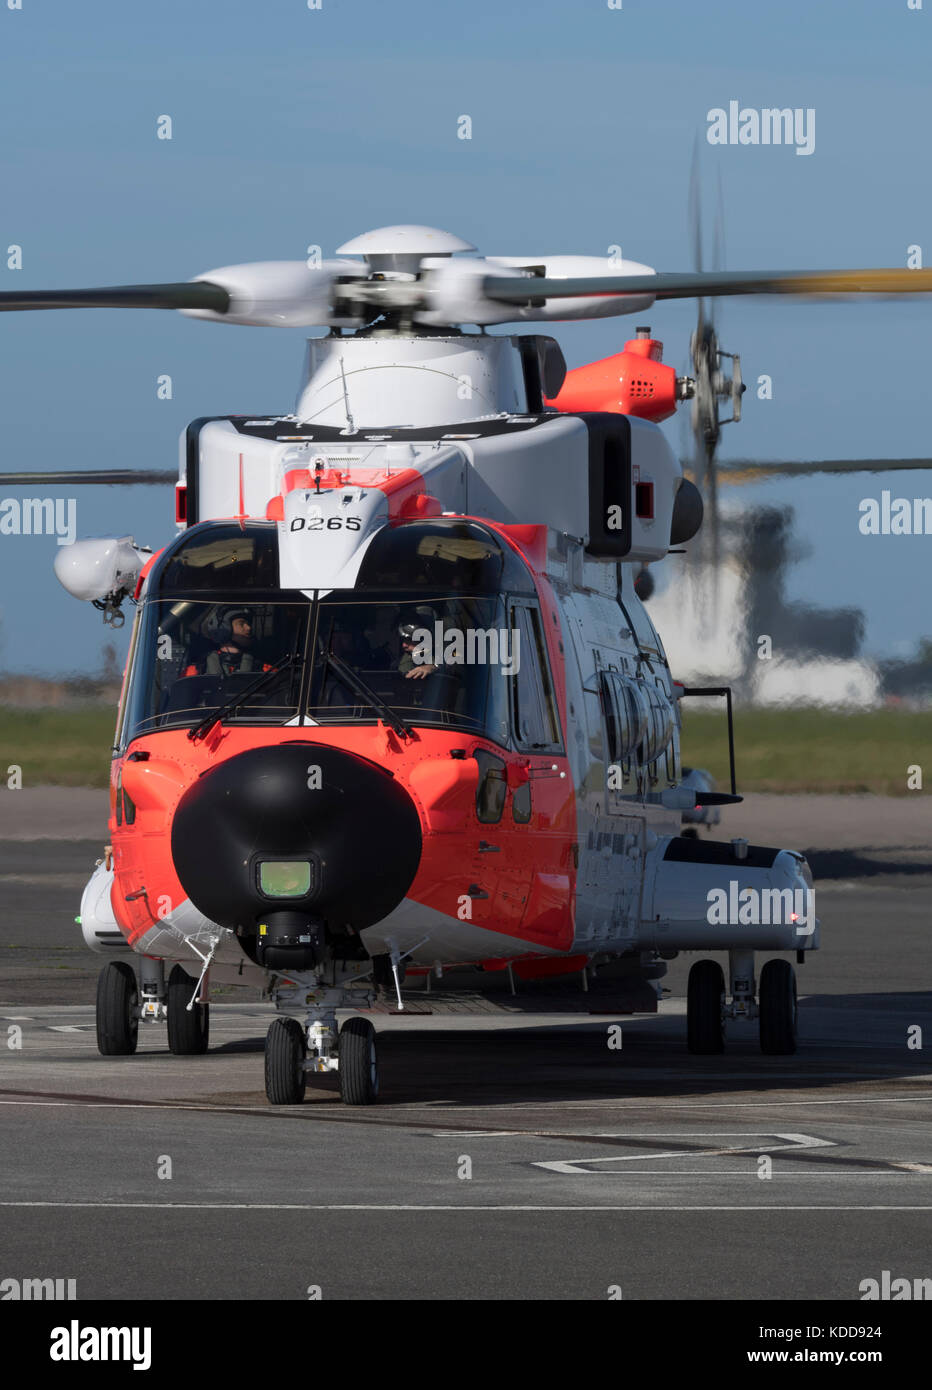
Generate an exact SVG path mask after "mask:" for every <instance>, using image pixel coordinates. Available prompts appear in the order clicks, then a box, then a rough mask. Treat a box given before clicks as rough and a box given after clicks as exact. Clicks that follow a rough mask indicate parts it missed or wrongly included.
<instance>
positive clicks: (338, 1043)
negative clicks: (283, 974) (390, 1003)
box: [265, 962, 379, 1105]
mask: <svg viewBox="0 0 932 1390" xmlns="http://www.w3.org/2000/svg"><path fill="white" fill-rule="evenodd" d="M368 973H370V972H368V971H366V970H365V963H364V962H358V963H357V962H354V963H353V964H352V965H351V967H350V968H349V969H348V970H347V972H346V979H347V980H348V981H350V980H354V979H355V980H358V981H359V983H362V980H363V979H364V978H365V976H366V975H367V974H368ZM293 978H294V977H292V979H293ZM272 998H273V1000H274V1002H275V1004H276V1006H277V1007H279V1008H287V1009H292V1010H294V1011H295V1012H298V1011H299V1009H300V1008H301V1007H302V1005H303V1006H304V1007H305V1008H306V1015H305V1022H304V1026H303V1027H302V1026H301V1024H300V1023H299V1022H298V1020H297V1019H296V1018H276V1019H275V1020H274V1022H273V1023H272V1025H271V1027H270V1028H269V1031H268V1033H267V1035H266V1040H265V1094H266V1096H267V1098H268V1101H269V1104H270V1105H299V1104H300V1103H301V1101H303V1099H304V1093H305V1088H306V1085H307V1074H308V1072H328V1071H335V1072H338V1073H339V1076H340V1097H341V1099H342V1100H343V1102H344V1104H346V1105H372V1104H373V1103H374V1102H375V1101H376V1099H377V1098H378V1094H379V1064H378V1054H377V1051H376V1042H375V1029H374V1028H373V1026H372V1024H371V1023H370V1021H369V1019H367V1018H360V1017H359V1015H358V1014H356V1015H354V1016H353V1017H352V1018H348V1019H347V1020H346V1022H345V1023H344V1024H343V1027H342V1028H340V1029H339V1030H338V1029H337V1017H336V1015H337V1009H347V1008H349V1009H358V1008H360V1007H366V1006H367V1005H369V1004H371V1002H372V1000H371V995H370V993H369V991H368V989H367V988H366V989H364V990H360V989H359V988H356V989H349V988H346V987H345V985H341V984H337V985H323V986H322V985H321V984H320V982H319V980H318V978H317V976H316V974H312V973H311V972H308V975H307V976H306V977H305V981H304V983H302V984H298V983H294V984H289V985H284V984H281V983H280V984H279V985H278V986H277V987H276V988H275V989H274V990H273V992H272Z"/></svg>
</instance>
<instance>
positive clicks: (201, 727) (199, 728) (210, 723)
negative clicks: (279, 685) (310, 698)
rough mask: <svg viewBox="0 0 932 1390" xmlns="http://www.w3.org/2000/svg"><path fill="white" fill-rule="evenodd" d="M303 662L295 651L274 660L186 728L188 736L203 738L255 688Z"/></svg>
mask: <svg viewBox="0 0 932 1390" xmlns="http://www.w3.org/2000/svg"><path fill="white" fill-rule="evenodd" d="M303 664H304V657H303V656H299V655H298V653H297V652H289V653H288V654H287V655H286V656H283V657H281V658H280V660H278V661H276V663H275V665H274V666H270V667H269V669H268V670H267V671H260V672H259V675H258V676H257V677H256V679H255V680H254V681H250V682H249V684H248V685H244V686H243V688H242V690H241V691H240V692H239V693H238V694H237V695H232V696H231V697H230V699H229V700H226V701H225V702H224V703H223V704H222V705H217V706H216V707H215V708H214V709H212V710H210V711H209V712H208V713H207V714H205V715H204V718H203V719H202V720H201V722H200V723H199V724H195V726H194V728H193V729H189V730H188V738H190V739H197V738H203V737H204V735H205V734H207V733H208V732H209V731H210V730H211V729H212V728H213V727H214V725H215V724H220V723H222V722H223V720H224V719H226V717H227V716H228V715H230V714H233V713H235V711H236V710H238V709H239V707H240V705H242V704H244V703H245V701H246V700H248V698H249V696H250V695H254V694H255V693H256V691H257V690H261V689H262V687H263V686H264V685H265V684H266V683H267V682H268V681H270V680H271V679H272V677H273V676H277V675H278V674H279V672H280V671H282V670H284V669H285V668H286V667H287V668H288V669H289V670H292V671H294V670H296V669H297V667H298V666H301V665H303Z"/></svg>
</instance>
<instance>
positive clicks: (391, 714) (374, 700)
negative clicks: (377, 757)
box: [323, 652, 413, 738]
mask: <svg viewBox="0 0 932 1390" xmlns="http://www.w3.org/2000/svg"><path fill="white" fill-rule="evenodd" d="M323 657H324V661H325V662H326V663H327V664H328V665H329V666H332V667H333V669H334V671H336V673H337V675H338V676H339V677H340V679H341V680H342V681H344V682H345V684H346V685H348V686H349V687H350V689H351V690H353V691H355V693H356V694H357V695H360V696H362V698H363V699H364V700H365V702H366V704H367V705H369V706H370V707H371V708H372V709H374V710H375V712H376V714H380V715H381V716H382V718H383V719H384V720H385V722H386V724H390V725H391V727H392V728H393V729H394V730H395V733H396V734H403V735H404V737H405V738H410V737H411V735H412V733H413V730H412V728H411V725H410V724H408V723H407V722H406V721H405V720H404V719H402V717H401V715H400V714H398V713H397V712H396V711H395V710H393V709H392V707H391V705H388V704H386V703H385V701H384V700H383V699H382V698H381V696H380V695H377V694H376V693H375V691H374V690H373V689H372V686H371V685H369V684H368V683H367V682H366V681H364V680H363V678H362V676H357V674H356V672H355V671H354V670H353V668H352V666H347V664H346V662H345V661H344V660H343V658H342V657H340V656H335V655H334V654H333V652H324V653H323Z"/></svg>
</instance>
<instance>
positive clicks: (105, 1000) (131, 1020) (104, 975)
mask: <svg viewBox="0 0 932 1390" xmlns="http://www.w3.org/2000/svg"><path fill="white" fill-rule="evenodd" d="M138 1005H139V990H138V988H137V985H136V972H135V970H134V969H133V967H132V966H131V965H127V964H126V961H123V960H112V961H110V962H108V964H107V965H105V966H104V968H103V970H101V972H100V974H99V975H98V977H97V1051H98V1052H99V1053H100V1054H101V1056H102V1057H128V1056H130V1054H131V1053H133V1052H135V1051H136V1044H137V1042H138V1041H139V1014H138V1012H137V1009H138Z"/></svg>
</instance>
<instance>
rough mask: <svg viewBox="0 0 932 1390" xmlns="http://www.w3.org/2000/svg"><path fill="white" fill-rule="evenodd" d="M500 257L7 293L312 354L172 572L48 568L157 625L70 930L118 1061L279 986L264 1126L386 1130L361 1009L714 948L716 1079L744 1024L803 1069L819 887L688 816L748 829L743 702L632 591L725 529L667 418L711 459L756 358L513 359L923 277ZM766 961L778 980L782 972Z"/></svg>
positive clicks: (356, 247)
mask: <svg viewBox="0 0 932 1390" xmlns="http://www.w3.org/2000/svg"><path fill="white" fill-rule="evenodd" d="M474 251H475V247H473V246H472V245H471V244H470V243H469V242H466V241H464V240H463V239H462V238H460V237H458V236H455V235H453V234H451V233H447V232H444V231H440V230H437V229H434V228H430V227H424V226H416V225H403V226H395V227H385V228H380V229H377V230H374V231H371V232H367V233H365V234H363V235H361V236H358V237H355V238H353V239H351V240H350V241H348V242H346V243H345V244H344V245H342V246H341V247H340V248H339V249H338V251H337V258H336V259H333V260H329V261H321V262H320V263H315V264H313V265H309V264H307V263H305V262H302V261H298V262H260V263H255V264H249V265H234V266H227V267H223V268H221V269H217V270H213V271H210V272H208V273H206V274H204V275H201V276H199V277H197V278H196V279H194V280H192V281H189V282H186V283H181V284H177V283H172V284H165V285H137V286H123V287H111V288H105V289H98V290H77V291H71V290H69V291H35V292H31V293H26V294H20V293H17V294H2V295H0V309H4V310H28V309H65V308H78V307H124V308H161V309H173V310H178V311H180V312H181V313H182V314H184V315H186V316H188V317H191V318H196V319H201V320H207V321H210V322H214V323H230V324H239V325H260V326H262V325H265V326H269V325H272V326H274V325H278V326H286V327H311V326H312V327H315V328H318V329H325V330H326V336H324V337H316V338H311V339H310V340H309V341H308V343H307V351H306V358H305V367H304V372H303V377H302V386H301V390H300V393H299V396H298V399H297V402H296V404H295V407H294V409H293V410H291V411H290V412H288V413H286V414H275V413H271V414H269V415H264V416H251V415H233V416H223V417H202V418H200V419H197V420H195V421H193V422H192V423H191V424H189V425H188V426H187V428H186V430H185V431H184V433H183V435H182V438H181V445H180V463H179V471H178V475H177V478H176V480H175V487H174V490H175V524H176V530H175V534H174V536H173V537H172V538H171V539H169V540H168V541H167V542H166V543H165V544H164V545H163V546H162V547H161V548H160V549H157V550H155V549H150V548H148V547H147V546H143V545H140V544H137V543H136V541H135V540H134V539H133V538H132V537H129V536H123V537H111V538H105V539H89V540H79V541H76V542H75V543H74V544H72V545H69V546H62V547H61V548H60V552H59V554H58V555H57V556H56V561H55V572H56V574H57V576H58V578H59V580H60V581H61V582H62V584H63V585H64V587H65V588H66V589H67V590H68V591H69V593H71V594H72V595H74V596H75V597H78V598H80V599H83V600H85V601H88V602H90V603H91V604H93V605H94V606H95V607H96V608H97V609H98V610H100V611H101V612H102V614H103V617H104V620H105V621H106V622H109V623H111V624H113V625H119V624H120V623H121V622H122V621H123V616H124V615H123V611H122V606H123V605H124V604H125V603H128V604H130V605H132V606H133V608H134V610H135V611H134V618H133V626H132V633H131V638H130V645H129V655H128V659H127V664H126V671H125V675H124V680H123V688H122V694H121V698H120V702H119V708H118V712H117V722H116V733H115V738H114V747H113V760H112V775H111V785H110V808H111V810H110V820H109V840H110V845H109V846H108V849H107V851H106V852H105V855H104V858H103V860H102V861H100V863H99V864H98V866H97V867H96V869H95V871H94V873H93V874H92V875H91V877H90V880H89V882H88V884H87V887H86V889H85V891H84V894H83V898H82V903H81V916H80V922H81V929H82V933H83V937H84V940H85V942H86V943H87V944H88V945H89V946H90V947H91V948H92V949H94V950H95V951H98V952H101V953H103V954H104V955H107V956H110V957H111V959H109V960H108V961H107V963H106V964H105V965H104V967H103V970H102V971H101V974H100V978H99V982H98V991H97V1006H96V1019H97V1043H98V1048H99V1051H100V1052H101V1053H102V1054H103V1055H106V1056H115V1055H129V1054H132V1053H133V1052H135V1050H136V1048H137V1042H138V1036H139V1026H140V1024H141V1023H146V1022H155V1021H160V1020H165V1021H166V1022H167V1031H168V1044H169V1048H170V1050H171V1051H172V1052H173V1053H175V1054H178V1055H193V1054H200V1053H204V1052H205V1051H207V1048H208V1043H209V989H210V985H211V983H219V984H223V983H233V984H260V985H261V986H262V987H263V988H264V989H265V990H266V993H267V997H268V998H269V999H270V1000H271V1001H272V1003H273V1004H274V1005H275V1007H276V1017H275V1018H274V1019H273V1021H272V1023H271V1025H270V1027H269V1030H268V1034H267V1037H266V1042H265V1056H264V1071H265V1090H266V1095H267V1098H268V1100H269V1102H270V1103H271V1104H273V1105H282V1104H286V1105H287V1104H296V1103H299V1102H300V1101H302V1100H303V1098H304V1095H305V1089H306V1085H307V1077H308V1075H309V1074H313V1073H327V1072H336V1073H337V1074H338V1078H339V1086H340V1094H341V1097H342V1099H343V1101H344V1102H345V1103H347V1104H348V1105H367V1104H371V1103H373V1102H374V1101H376V1099H377V1097H378V1093H379V1065H378V1053H377V1048H376V1034H375V1029H374V1027H373V1024H372V1021H371V1016H370V1015H371V1013H372V1011H373V1010H378V1009H380V1008H381V1009H385V1008H387V1007H391V1008H393V1009H395V1010H397V1011H401V1012H404V1011H405V1009H406V1002H407V1001H406V994H408V996H409V998H410V989H411V987H412V985H413V984H414V983H416V982H418V981H420V983H421V984H422V985H423V986H424V987H427V988H429V987H430V986H431V982H432V981H440V980H441V978H442V977H443V976H444V975H445V973H447V974H451V973H452V974H454V975H455V973H456V972H457V971H469V972H471V973H470V980H471V981H473V985H474V987H475V988H477V989H479V990H480V991H481V989H482V988H483V982H484V981H492V980H495V979H497V978H498V977H500V976H501V974H502V972H507V975H508V978H509V980H512V981H513V979H514V977H515V976H517V978H518V979H520V980H521V981H522V982H534V981H539V980H546V979H550V978H555V977H556V978H562V977H572V976H576V977H577V978H579V979H580V982H581V987H582V988H583V989H588V988H589V986H590V984H591V983H594V982H596V981H598V979H599V978H600V977H601V976H604V977H606V978H611V977H613V976H614V977H617V978H621V979H623V980H625V981H626V982H627V984H628V985H629V986H630V987H632V988H633V989H634V990H635V992H637V990H638V989H640V991H641V993H640V996H639V997H640V1003H639V1006H638V1007H639V1008H645V1009H649V1008H651V1007H652V1008H653V1009H656V1007H657V998H658V997H659V993H660V985H659V980H660V979H661V978H662V976H663V973H664V972H665V970H666V962H667V961H669V960H671V959H673V958H674V957H675V956H676V955H677V954H678V953H679V952H680V951H688V952H699V953H706V952H711V951H723V952H727V954H728V978H727V981H726V977H725V973H724V971H723V969H722V966H721V965H720V964H719V963H718V962H717V961H716V960H714V959H712V958H710V957H708V956H705V955H704V956H703V958H702V959H700V960H698V961H696V962H695V963H694V964H693V965H692V967H691V969H690V973H689V980H688V997H687V1029H686V1031H687V1046H688V1049H689V1050H690V1051H691V1052H693V1053H698V1054H713V1053H718V1052H721V1051H722V1050H723V1048H724V1045H725V1024H726V1020H729V1019H743V1020H756V1021H757V1023H758V1027H759V1035H760V1045H761V1048H762V1050H763V1051H764V1052H765V1053H767V1054H772V1055H785V1054H789V1053H792V1052H794V1051H795V1049H796V1046H797V1004H796V978H795V971H794V969H793V966H792V964H791V963H790V961H789V960H787V959H785V954H786V953H793V952H795V955H796V962H797V963H800V962H803V961H804V960H805V958H806V955H807V953H808V952H809V951H812V950H817V949H818V948H819V944H820V942H819V924H818V920H817V918H816V917H815V912H814V898H813V879H812V873H811V870H810V867H809V865H808V863H807V861H806V859H805V857H804V856H803V855H802V854H800V853H799V852H797V851H794V850H789V849H781V848H778V847H768V846H757V845H749V844H748V843H747V841H745V840H743V839H741V838H735V839H732V840H731V841H730V842H728V841H714V840H708V839H705V840H699V839H698V838H696V837H694V836H691V835H684V834H681V833H680V832H681V830H682V818H683V816H684V814H690V813H696V812H699V813H701V812H702V811H703V809H704V808H709V810H710V812H711V809H712V808H716V810H717V808H718V807H721V806H723V805H729V804H735V803H737V802H739V801H740V800H741V798H740V796H739V795H738V793H737V791H736V786H735V775H734V754H733V730H732V725H731V697H730V691H729V690H728V689H727V688H725V687H702V688H698V689H690V688H688V687H684V686H683V685H681V684H678V683H677V682H676V681H675V679H674V675H673V673H672V672H671V670H670V666H669V663H668V661H667V657H666V654H665V651H664V648H663V644H662V642H661V639H660V636H659V634H658V633H657V631H656V630H655V627H654V625H653V623H652V621H651V619H650V616H649V614H648V612H647V609H646V608H645V606H644V603H643V602H642V601H641V598H640V597H639V595H638V588H637V585H638V580H639V577H640V576H641V575H643V573H644V572H645V567H646V566H649V565H650V564H651V563H653V562H656V561H658V560H661V559H663V558H664V557H665V556H666V555H668V554H670V553H671V552H672V553H675V552H678V551H682V548H683V547H684V546H686V545H687V544H688V543H689V542H690V541H692V540H693V539H694V538H695V537H697V535H698V533H699V531H700V528H701V525H702V520H703V496H702V492H701V490H700V487H699V486H697V484H696V483H695V482H693V481H690V480H689V479H687V478H686V477H685V476H684V472H683V469H682V467H681V464H680V463H679V461H678V460H677V458H676V457H675V456H674V454H673V451H672V449H671V448H670V445H669V444H668V442H667V440H666V438H665V436H664V434H663V432H662V430H661V429H660V425H659V421H660V420H662V419H666V418H668V417H669V416H670V415H671V414H672V413H673V412H674V411H675V409H676V407H677V405H678V403H680V402H682V401H686V400H692V401H693V402H694V405H695V407H696V410H697V416H698V419H699V421H700V422H701V430H702V433H703V435H704V438H705V440H706V443H707V444H708V443H709V442H710V436H711V435H716V437H717V422H718V421H719V413H718V411H719V404H720V403H721V402H722V401H727V402H729V403H730V404H731V406H732V408H733V411H734V412H735V413H737V412H738V411H739V409H740V395H741V381H740V364H739V361H738V359H733V363H734V365H733V369H732V374H731V376H728V374H727V372H726V371H725V370H724V365H723V361H722V359H723V358H724V357H726V356H727V354H724V353H722V352H721V350H720V349H719V347H718V344H717V340H716V339H715V336H714V333H713V332H712V331H711V330H708V331H705V330H704V329H703V319H702V312H701V310H700V327H699V330H697V334H696V335H694V340H693V360H694V364H697V365H696V369H695V375H694V376H693V377H678V376H677V375H676V373H675V371H674V370H673V368H671V367H669V366H667V365H666V364H664V363H663V361H662V344H661V343H660V342H659V340H657V339H655V338H654V337H653V336H652V335H651V331H650V329H649V328H647V327H644V326H641V327H639V328H638V329H637V335H636V337H635V338H633V339H631V340H629V341H628V342H627V343H626V344H625V347H624V350H623V352H622V353H620V354H616V355H615V356H614V357H612V358H609V359H606V360H605V361H603V362H601V363H596V364H590V365H589V366H587V367H584V368H579V369H576V370H575V371H568V370H567V367H566V363H565V360H564V358H563V354H562V352H561V350H560V348H559V345H558V344H557V342H556V341H555V340H554V339H553V338H552V337H550V336H547V335H544V334H538V333H536V332H535V333H530V334H527V333H524V334H517V333H516V334H511V335H508V336H504V335H498V334H490V333H488V332H487V329H488V328H489V327H491V326H494V325H504V324H515V323H518V324H525V323H539V322H546V321H551V320H568V319H588V318H599V317H606V316H609V315H616V314H630V313H637V314H643V313H644V312H646V310H647V309H649V308H650V307H651V306H652V305H653V304H654V303H655V302H656V301H662V300H664V299H669V298H682V297H693V296H697V295H701V296H705V297H714V296H722V295H731V294H767V293H775V294H796V295H801V294H818V295H829V294H850V293H862V292H866V293H874V294H887V293H893V294H899V293H914V292H916V291H928V290H930V289H932V273H929V272H923V271H896V270H870V271H812V272H792V273H787V272H774V273H763V272H762V273H758V272H731V273H726V272H719V271H716V272H703V271H701V270H700V271H697V272H692V273H684V274H680V273H671V274H663V273H657V272H655V271H654V270H653V269H652V268H651V267H649V266H646V265H642V264H640V263H636V262H629V261H624V260H620V261H619V260H616V261H612V262H609V261H606V260H605V259H603V258H598V257H583V256H541V257H477V256H472V255H471V254H470V253H472V252H474ZM469 326H472V327H473V328H474V329H475V331H467V328H468V327H469ZM714 442H715V440H714V439H712V440H711V444H712V447H713V448H714ZM707 457H709V458H711V453H710V454H708V455H707ZM114 476H115V475H114ZM67 477H68V478H69V480H71V481H80V480H81V475H76V474H74V473H71V472H69V473H68V474H67ZM135 477H136V479H138V480H141V481H152V482H156V481H161V480H162V475H160V474H155V475H152V476H149V477H144V478H140V477H139V475H135ZM103 479H104V471H102V470H97V471H95V472H94V473H93V474H88V475H87V479H86V480H87V481H101V480H103ZM120 479H121V480H125V479H124V478H123V475H122V474H121V475H120ZM693 695H696V696H701V697H705V698H708V697H709V696H710V695H715V696H721V697H724V698H725V701H726V710H727V715H728V721H729V722H728V732H729V744H730V747H731V749H732V758H731V769H732V775H731V789H730V791H729V792H727V793H726V792H717V791H713V790H709V784H708V783H707V782H705V781H703V779H702V777H699V778H698V779H697V778H696V777H694V776H692V775H690V774H687V775H685V776H684V772H683V769H682V766H681V761H680V731H681V725H682V718H681V706H682V702H683V701H684V700H685V699H687V698H689V697H691V696H693ZM760 951H764V952H782V953H784V955H778V956H773V957H771V958H770V959H768V960H766V962H765V963H764V964H763V966H762V968H761V970H760V973H759V978H758V975H757V971H756V965H755V956H756V953H757V952H760ZM133 955H135V956H136V957H137V960H138V975H137V972H136V969H134V967H133V966H132V965H131V964H130V962H129V960H128V959H127V958H126V957H127V956H130V958H132V956H133ZM189 972H193V973H189ZM476 981H478V983H476ZM403 984H405V985H406V989H405V990H404V991H403V989H402V985H403ZM645 993H646V995H648V996H649V1000H650V1002H648V1003H645ZM338 1011H341V1012H343V1013H346V1012H347V1011H349V1017H347V1018H345V1021H343V1023H342V1026H339V1023H338V1018H337V1013H338Z"/></svg>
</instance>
